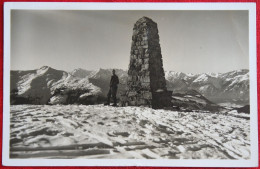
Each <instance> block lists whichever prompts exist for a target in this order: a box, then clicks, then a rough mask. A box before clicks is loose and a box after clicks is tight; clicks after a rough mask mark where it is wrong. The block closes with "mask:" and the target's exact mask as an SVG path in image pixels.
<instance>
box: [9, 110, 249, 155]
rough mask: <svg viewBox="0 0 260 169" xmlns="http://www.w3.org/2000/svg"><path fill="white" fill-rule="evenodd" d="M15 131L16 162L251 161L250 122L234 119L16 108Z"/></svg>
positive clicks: (171, 113)
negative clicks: (69, 160)
mask: <svg viewBox="0 0 260 169" xmlns="http://www.w3.org/2000/svg"><path fill="white" fill-rule="evenodd" d="M248 116H249V115H248ZM10 129H11V139H10V144H11V145H10V157H11V158H56V159H57V158H88V159H93V158H109V159H110V158H121V159H126V158H127V159H132V158H138V159H141V158H147V159H160V158H166V159H249V158H250V135H249V134H250V123H249V118H248V117H247V118H245V117H244V116H234V115H232V114H212V113H206V112H174V111H167V110H153V109H151V108H145V107H110V106H103V105H90V106H84V105H67V106H64V105H53V106H49V105H16V106H11V126H10Z"/></svg>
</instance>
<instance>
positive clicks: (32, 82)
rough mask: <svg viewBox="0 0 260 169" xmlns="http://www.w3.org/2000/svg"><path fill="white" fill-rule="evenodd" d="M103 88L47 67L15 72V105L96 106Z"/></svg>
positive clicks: (12, 88)
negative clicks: (88, 104)
mask: <svg viewBox="0 0 260 169" xmlns="http://www.w3.org/2000/svg"><path fill="white" fill-rule="evenodd" d="M99 94H100V88H98V87H96V86H94V85H93V84H91V83H89V81H88V79H87V78H78V77H75V76H73V75H71V74H69V73H67V72H65V71H61V70H55V69H53V68H50V67H48V66H43V67H41V68H40V69H37V70H30V71H11V104H70V103H82V102H86V103H88V102H89V103H94V102H95V100H96V99H97V97H98V95H99Z"/></svg>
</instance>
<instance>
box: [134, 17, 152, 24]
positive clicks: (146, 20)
mask: <svg viewBox="0 0 260 169" xmlns="http://www.w3.org/2000/svg"><path fill="white" fill-rule="evenodd" d="M148 22H152V23H155V22H154V21H153V20H152V19H150V18H148V17H146V16H143V17H142V18H140V19H138V21H137V22H136V23H148Z"/></svg>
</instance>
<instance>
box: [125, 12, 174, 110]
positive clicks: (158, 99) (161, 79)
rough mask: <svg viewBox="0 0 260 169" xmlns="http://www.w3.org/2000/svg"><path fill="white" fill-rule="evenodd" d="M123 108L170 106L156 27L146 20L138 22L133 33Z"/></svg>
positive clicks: (153, 23) (152, 22) (169, 94)
mask: <svg viewBox="0 0 260 169" xmlns="http://www.w3.org/2000/svg"><path fill="white" fill-rule="evenodd" d="M125 96H126V97H125V100H124V104H125V105H126V106H141V105H143V106H149V107H152V108H155V109H156V108H165V107H170V106H171V92H170V91H167V89H166V81H165V76H164V70H163V64H162V55H161V47H160V44H159V35H158V29H157V24H156V23H155V22H154V21H152V20H151V19H150V18H147V17H143V18H141V19H139V20H138V21H137V22H136V23H135V25H134V29H133V36H132V45H131V56H130V64H129V70H128V79H127V90H126V93H125Z"/></svg>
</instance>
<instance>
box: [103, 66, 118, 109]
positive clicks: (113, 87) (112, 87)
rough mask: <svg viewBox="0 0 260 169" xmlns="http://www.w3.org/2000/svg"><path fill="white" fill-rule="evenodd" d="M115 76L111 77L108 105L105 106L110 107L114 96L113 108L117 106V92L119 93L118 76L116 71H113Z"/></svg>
mask: <svg viewBox="0 0 260 169" xmlns="http://www.w3.org/2000/svg"><path fill="white" fill-rule="evenodd" d="M112 73H113V75H112V76H111V80H110V88H109V91H108V94H107V103H105V105H110V98H111V96H112V98H113V101H114V104H113V106H116V105H117V104H116V92H117V85H118V83H119V79H118V76H117V75H116V71H115V70H114V69H113V71H112Z"/></svg>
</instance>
